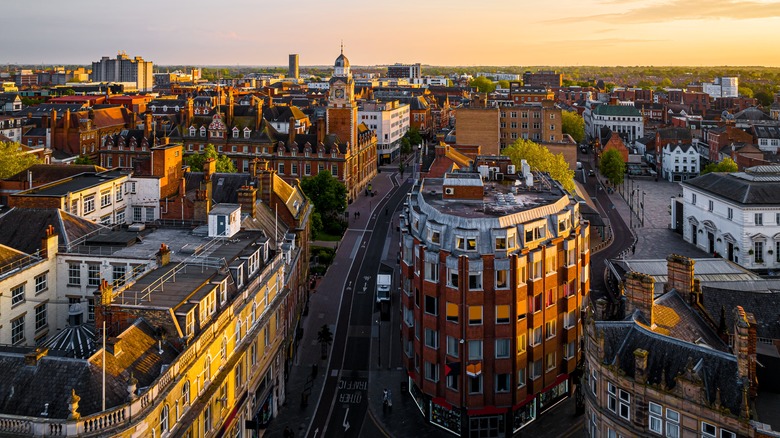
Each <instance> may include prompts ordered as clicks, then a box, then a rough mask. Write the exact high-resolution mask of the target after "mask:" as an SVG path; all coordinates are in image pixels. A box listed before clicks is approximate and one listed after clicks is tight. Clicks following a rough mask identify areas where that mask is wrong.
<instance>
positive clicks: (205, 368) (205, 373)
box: [203, 356, 211, 384]
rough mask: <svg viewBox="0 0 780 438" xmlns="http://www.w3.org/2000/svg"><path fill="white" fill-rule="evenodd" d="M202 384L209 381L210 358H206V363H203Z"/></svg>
mask: <svg viewBox="0 0 780 438" xmlns="http://www.w3.org/2000/svg"><path fill="white" fill-rule="evenodd" d="M203 379H204V382H203V383H204V384H205V383H206V382H208V381H210V380H211V356H206V362H204V363H203Z"/></svg>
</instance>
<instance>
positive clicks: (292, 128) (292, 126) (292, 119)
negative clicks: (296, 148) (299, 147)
mask: <svg viewBox="0 0 780 438" xmlns="http://www.w3.org/2000/svg"><path fill="white" fill-rule="evenodd" d="M288 130H289V131H290V137H289V141H288V144H293V142H295V117H293V116H290V127H289V128H288Z"/></svg>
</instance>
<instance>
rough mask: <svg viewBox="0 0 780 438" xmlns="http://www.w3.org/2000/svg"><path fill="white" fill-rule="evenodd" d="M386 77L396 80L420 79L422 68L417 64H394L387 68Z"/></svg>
mask: <svg viewBox="0 0 780 438" xmlns="http://www.w3.org/2000/svg"><path fill="white" fill-rule="evenodd" d="M387 77H388V78H396V79H420V78H422V66H421V64H420V63H419V62H418V63H417V64H394V65H388V66H387Z"/></svg>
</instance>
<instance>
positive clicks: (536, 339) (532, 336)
mask: <svg viewBox="0 0 780 438" xmlns="http://www.w3.org/2000/svg"><path fill="white" fill-rule="evenodd" d="M528 338H529V341H530V342H531V346H532V347H535V346H537V345H539V344H541V343H542V328H541V327H534V328H531V329H528Z"/></svg>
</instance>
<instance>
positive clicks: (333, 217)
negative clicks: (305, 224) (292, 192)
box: [301, 171, 347, 234]
mask: <svg viewBox="0 0 780 438" xmlns="http://www.w3.org/2000/svg"><path fill="white" fill-rule="evenodd" d="M301 190H303V193H305V194H306V196H308V197H309V199H311V201H312V204H314V211H315V212H316V213H319V215H320V217H321V220H320V221H321V222H322V226H323V229H324V230H325V231H326V232H328V233H329V234H340V233H342V232H343V231H344V228H345V225H344V220H343V218H344V216H343V215H344V211H345V210H346V209H347V188H346V187H345V186H344V184H343V183H342V182H341V181H339V180H337V179H336V178H334V177H333V175H331V173H330V172H328V171H322V172H320V173H318V174H317V175H316V176H312V177H308V178H304V179H303V180H302V181H301Z"/></svg>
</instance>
